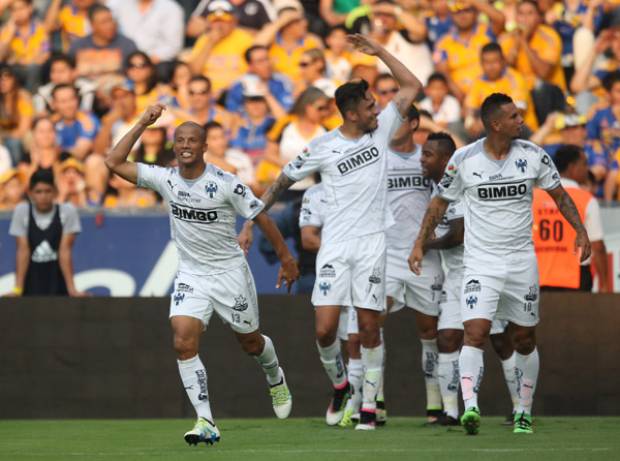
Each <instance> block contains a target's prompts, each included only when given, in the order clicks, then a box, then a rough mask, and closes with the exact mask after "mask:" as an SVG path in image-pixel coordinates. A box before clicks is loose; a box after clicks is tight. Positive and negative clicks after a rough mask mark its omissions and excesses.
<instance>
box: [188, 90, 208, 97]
mask: <svg viewBox="0 0 620 461" xmlns="http://www.w3.org/2000/svg"><path fill="white" fill-rule="evenodd" d="M205 94H209V90H202V91H192V90H189V95H190V96H197V95H201V96H204V95H205Z"/></svg>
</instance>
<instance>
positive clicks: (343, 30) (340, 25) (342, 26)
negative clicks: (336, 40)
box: [327, 24, 349, 37]
mask: <svg viewBox="0 0 620 461" xmlns="http://www.w3.org/2000/svg"><path fill="white" fill-rule="evenodd" d="M337 30H340V31H342V32H344V33H345V34H348V33H349V30H348V29H347V28H346V27H345V26H344V25H343V24H336V25H335V26H331V27H330V28H329V32H327V37H329V36H330V35H331V34H332V32H336V31H337Z"/></svg>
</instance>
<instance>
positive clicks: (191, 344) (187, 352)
mask: <svg viewBox="0 0 620 461" xmlns="http://www.w3.org/2000/svg"><path fill="white" fill-rule="evenodd" d="M174 351H175V352H176V354H177V357H178V358H179V360H187V359H191V358H192V357H194V356H196V355H197V354H198V341H196V340H195V339H194V338H188V337H183V336H175V337H174Z"/></svg>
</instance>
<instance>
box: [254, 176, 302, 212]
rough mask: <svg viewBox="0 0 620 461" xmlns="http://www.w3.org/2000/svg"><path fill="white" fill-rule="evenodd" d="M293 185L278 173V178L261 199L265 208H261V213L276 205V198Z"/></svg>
mask: <svg viewBox="0 0 620 461" xmlns="http://www.w3.org/2000/svg"><path fill="white" fill-rule="evenodd" d="M293 184H295V181H293V180H292V179H291V178H289V177H288V176H286V175H285V174H284V173H280V176H278V179H276V182H274V183H273V184H272V185H271V186H270V187H269V189H267V191H266V192H265V193H264V194H263V196H262V197H261V200H262V201H263V203H264V204H265V208H263V211H267V210H269V208H271V207H272V206H273V204H274V203H276V201H277V200H278V197H279V196H280V195H281V194H282V192H284V191H285V190H287V189H288V188H289V187H291V186H292V185H293Z"/></svg>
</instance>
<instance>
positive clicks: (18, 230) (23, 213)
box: [9, 203, 29, 237]
mask: <svg viewBox="0 0 620 461" xmlns="http://www.w3.org/2000/svg"><path fill="white" fill-rule="evenodd" d="M28 209H29V208H28V204H27V203H20V204H19V205H17V206H16V207H15V210H13V216H11V225H10V227H9V235H12V236H13V237H25V236H26V235H27V234H28Z"/></svg>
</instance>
